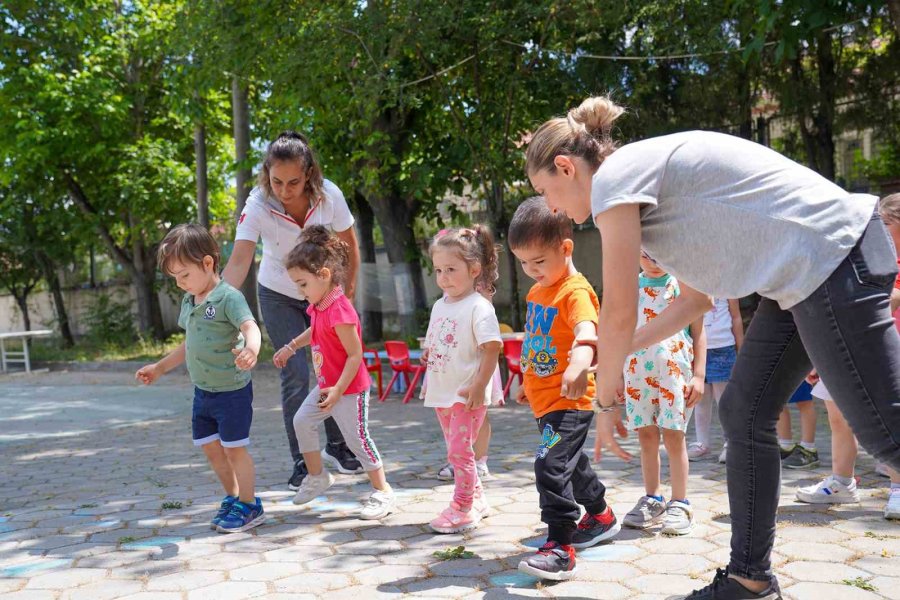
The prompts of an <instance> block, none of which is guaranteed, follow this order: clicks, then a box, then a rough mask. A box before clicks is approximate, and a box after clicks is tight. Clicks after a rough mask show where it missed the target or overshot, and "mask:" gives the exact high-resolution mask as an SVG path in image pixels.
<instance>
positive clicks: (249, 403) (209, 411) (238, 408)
mask: <svg viewBox="0 0 900 600" xmlns="http://www.w3.org/2000/svg"><path fill="white" fill-rule="evenodd" d="M252 422H253V382H250V383H248V384H247V385H246V386H245V387H242V388H241V389H239V390H232V391H230V392H207V391H206V390H201V389H200V388H198V387H195V388H194V415H193V417H192V418H191V425H192V427H193V430H194V445H195V446H205V445H206V444H209V443H210V442H214V441H216V440H221V442H222V445H223V446H225V447H226V448H237V447H239V446H246V445H247V444H249V443H250V424H251V423H252Z"/></svg>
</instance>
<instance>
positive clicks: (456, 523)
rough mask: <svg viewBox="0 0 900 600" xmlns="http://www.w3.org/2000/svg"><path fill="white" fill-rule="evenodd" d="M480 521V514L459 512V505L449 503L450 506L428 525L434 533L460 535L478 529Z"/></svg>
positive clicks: (472, 511)
mask: <svg viewBox="0 0 900 600" xmlns="http://www.w3.org/2000/svg"><path fill="white" fill-rule="evenodd" d="M480 521H481V513H480V512H478V511H477V510H475V509H469V510H468V511H466V512H463V511H462V510H460V506H459V504H457V503H456V502H450V506H448V507H447V508H445V509H444V512H442V513H441V514H439V515H438V516H437V518H436V519H434V520H433V521H432V522H431V523H429V524H428V526H429V527H431V529H432V530H433V531H435V532H436V533H462V532H463V531H471V530H472V529H475V528H476V527H478V523H479V522H480Z"/></svg>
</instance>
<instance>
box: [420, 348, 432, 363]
mask: <svg viewBox="0 0 900 600" xmlns="http://www.w3.org/2000/svg"><path fill="white" fill-rule="evenodd" d="M430 353H431V350H429V349H428V348H423V349H422V357H421V358H420V359H419V363H420V364H422V365H424V366H426V367H427V366H428V355H429V354H430Z"/></svg>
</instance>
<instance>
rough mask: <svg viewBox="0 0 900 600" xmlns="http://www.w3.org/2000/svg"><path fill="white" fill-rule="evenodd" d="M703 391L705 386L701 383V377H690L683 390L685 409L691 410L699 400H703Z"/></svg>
mask: <svg viewBox="0 0 900 600" xmlns="http://www.w3.org/2000/svg"><path fill="white" fill-rule="evenodd" d="M704 389H705V384H704V383H703V378H702V377H697V376H696V375H694V376H693V377H691V381H690V382H689V383H688V385H687V387H686V388H685V389H684V406H685V408H693V407H694V405H695V404H697V403H698V402H700V400H701V399H702V398H703V390H704Z"/></svg>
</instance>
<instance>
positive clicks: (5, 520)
mask: <svg viewBox="0 0 900 600" xmlns="http://www.w3.org/2000/svg"><path fill="white" fill-rule="evenodd" d="M7 521H9V517H0V523H6V522H7Z"/></svg>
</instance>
